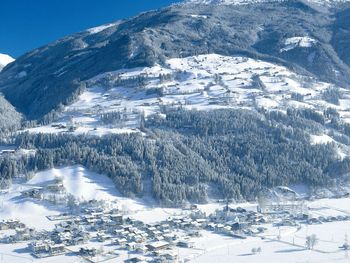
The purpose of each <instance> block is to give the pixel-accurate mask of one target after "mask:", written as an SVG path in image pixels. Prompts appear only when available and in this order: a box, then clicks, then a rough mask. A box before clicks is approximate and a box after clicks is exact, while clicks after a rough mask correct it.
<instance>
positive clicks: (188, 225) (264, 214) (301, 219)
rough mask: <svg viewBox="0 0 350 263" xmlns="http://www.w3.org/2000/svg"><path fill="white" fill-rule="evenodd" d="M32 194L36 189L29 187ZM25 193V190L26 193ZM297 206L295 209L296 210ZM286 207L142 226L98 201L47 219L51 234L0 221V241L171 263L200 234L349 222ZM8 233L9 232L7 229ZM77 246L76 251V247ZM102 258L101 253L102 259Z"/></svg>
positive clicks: (38, 253) (37, 252)
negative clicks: (106, 249)
mask: <svg viewBox="0 0 350 263" xmlns="http://www.w3.org/2000/svg"><path fill="white" fill-rule="evenodd" d="M59 185H60V182H59V181H56V182H55V183H54V184H52V186H51V185H49V186H48V187H49V189H50V191H53V192H55V191H59V190H60V189H61V188H60V186H59ZM31 191H32V192H31V193H34V192H35V191H36V189H32V190H31ZM26 193H28V192H26ZM299 208H300V207H299ZM299 208H296V207H291V206H290V205H287V206H286V207H285V209H284V206H283V205H280V204H279V205H278V207H277V206H275V207H270V208H269V209H267V208H266V207H265V209H264V210H262V209H261V208H258V209H257V210H256V211H253V210H249V209H245V208H241V207H236V208H232V207H230V206H229V205H228V204H227V205H226V206H224V207H223V208H222V209H220V210H216V211H215V212H214V213H212V214H210V215H206V213H204V212H202V211H200V210H199V209H198V208H197V207H196V206H195V205H193V206H191V208H190V212H189V213H188V214H187V215H185V216H175V217H171V218H168V219H167V220H164V221H162V222H159V223H156V224H146V223H144V222H142V221H140V220H134V219H132V218H129V217H126V216H124V215H123V214H122V212H121V211H119V210H117V209H113V208H108V206H106V205H103V204H102V203H100V202H99V201H89V202H85V203H83V204H80V208H79V210H78V211H76V213H73V212H72V213H66V214H62V215H56V216H48V219H49V220H51V221H57V224H55V227H54V229H53V230H52V231H42V232H38V231H35V230H34V229H30V228H28V227H26V226H25V225H24V224H23V223H21V222H20V221H19V220H7V221H2V222H0V231H1V230H14V232H15V234H12V235H9V236H6V237H5V238H3V240H2V241H3V242H6V243H15V242H22V241H28V242H29V244H28V249H29V250H30V252H31V253H32V254H33V256H35V257H37V258H43V257H51V256H56V255H62V254H65V253H67V251H72V250H71V249H70V247H73V248H74V249H75V250H74V251H75V253H77V254H78V255H79V256H81V257H84V258H88V259H89V261H90V262H94V261H93V260H92V259H93V258H94V257H95V256H96V255H99V256H100V255H101V254H103V253H105V254H106V255H107V254H108V253H110V252H108V253H107V252H103V250H101V249H97V248H93V247H91V244H93V243H94V244H98V243H100V245H98V246H99V247H105V246H108V247H111V248H114V251H113V253H112V254H113V255H112V254H109V255H110V256H111V255H112V256H114V257H117V256H118V255H119V253H120V254H121V253H122V251H123V250H124V252H127V253H128V254H129V255H137V256H134V257H131V258H128V260H127V261H128V262H141V261H143V262H145V261H146V262H177V261H178V260H179V257H178V253H177V251H178V249H180V248H186V249H191V248H194V247H195V243H194V238H197V237H200V236H201V235H202V233H203V231H202V230H207V231H212V232H214V233H216V234H220V235H226V236H231V237H232V238H240V239H245V238H247V237H248V236H255V235H258V234H261V233H264V231H265V230H266V228H265V227H264V225H265V224H268V223H271V224H273V225H275V226H276V227H279V226H300V224H318V223H323V222H332V221H341V220H350V216H333V217H317V218H315V217H312V216H310V215H309V213H292V212H291V211H296V210H298V211H303V210H302V209H301V210H299ZM12 232H13V231H12ZM77 247H78V250H77V249H76V248H77ZM102 256H103V255H102Z"/></svg>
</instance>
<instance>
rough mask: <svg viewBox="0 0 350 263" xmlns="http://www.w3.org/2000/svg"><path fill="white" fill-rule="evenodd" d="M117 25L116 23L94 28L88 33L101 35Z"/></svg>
mask: <svg viewBox="0 0 350 263" xmlns="http://www.w3.org/2000/svg"><path fill="white" fill-rule="evenodd" d="M115 25H116V24H114V23H111V24H107V25H102V26H98V27H93V28H90V29H88V30H87V31H88V32H89V33H90V34H97V33H100V32H102V31H104V30H106V29H108V28H111V27H113V26H115Z"/></svg>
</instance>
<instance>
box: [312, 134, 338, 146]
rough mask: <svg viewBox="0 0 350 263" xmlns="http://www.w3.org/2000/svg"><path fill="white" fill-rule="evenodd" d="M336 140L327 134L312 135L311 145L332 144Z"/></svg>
mask: <svg viewBox="0 0 350 263" xmlns="http://www.w3.org/2000/svg"><path fill="white" fill-rule="evenodd" d="M332 142H334V140H333V139H332V138H331V137H330V136H328V135H327V134H323V135H311V143H312V144H327V143H332Z"/></svg>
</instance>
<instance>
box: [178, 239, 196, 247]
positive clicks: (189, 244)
mask: <svg viewBox="0 0 350 263" xmlns="http://www.w3.org/2000/svg"><path fill="white" fill-rule="evenodd" d="M177 246H178V247H183V248H193V247H194V242H191V241H187V240H181V241H179V242H177Z"/></svg>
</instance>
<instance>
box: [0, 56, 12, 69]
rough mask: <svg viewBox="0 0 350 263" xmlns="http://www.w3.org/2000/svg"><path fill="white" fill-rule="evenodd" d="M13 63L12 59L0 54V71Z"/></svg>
mask: <svg viewBox="0 0 350 263" xmlns="http://www.w3.org/2000/svg"><path fill="white" fill-rule="evenodd" d="M13 61H15V60H14V59H13V58H12V57H10V56H9V55H6V54H1V53H0V71H1V70H2V69H3V68H4V67H5V66H6V65H8V64H10V63H11V62H13Z"/></svg>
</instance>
